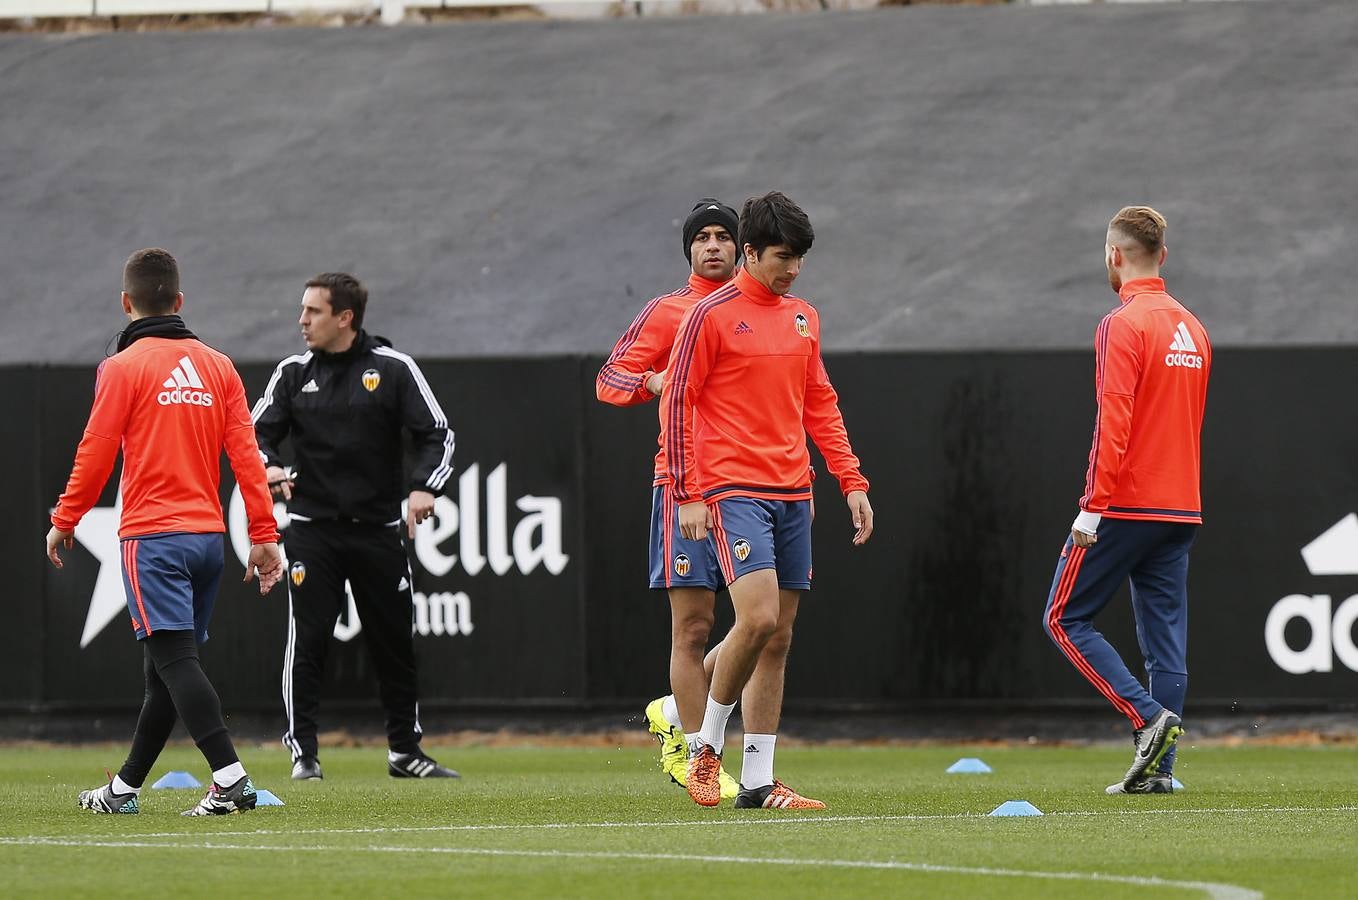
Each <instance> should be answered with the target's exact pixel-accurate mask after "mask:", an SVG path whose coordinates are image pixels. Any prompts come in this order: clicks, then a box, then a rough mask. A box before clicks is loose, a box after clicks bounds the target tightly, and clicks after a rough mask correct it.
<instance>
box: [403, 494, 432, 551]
mask: <svg viewBox="0 0 1358 900" xmlns="http://www.w3.org/2000/svg"><path fill="white" fill-rule="evenodd" d="M433 514H434V495H433V494H431V493H429V492H428V491H411V492H410V499H409V500H408V501H406V534H408V535H409V536H410V539H411V540H412V541H413V540H414V539H415V526H416V525H419V524H420V523H421V522H423V521H424V520H425V519H427V518H429V517H430V516H432V515H433Z"/></svg>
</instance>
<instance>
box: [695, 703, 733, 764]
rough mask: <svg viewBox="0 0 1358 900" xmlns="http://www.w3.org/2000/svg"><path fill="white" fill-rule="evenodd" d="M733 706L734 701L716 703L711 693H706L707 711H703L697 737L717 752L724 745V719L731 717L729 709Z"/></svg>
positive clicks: (719, 751)
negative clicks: (701, 725) (701, 723)
mask: <svg viewBox="0 0 1358 900" xmlns="http://www.w3.org/2000/svg"><path fill="white" fill-rule="evenodd" d="M735 708H736V705H735V704H734V703H718V702H717V701H716V700H713V699H712V695H711V694H708V695H707V711H706V712H705V713H703V727H702V730H701V731H699V732H698V738H699V739H700V740H701V741H702V742H703V743H704V744H707V745H708V746H709V747H711V748H712V749H713V750H716V751H717V752H718V753H721V751H722V748H724V747H725V746H726V720H727V719H729V718H731V710H733V709H735Z"/></svg>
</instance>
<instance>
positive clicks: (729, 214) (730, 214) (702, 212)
mask: <svg viewBox="0 0 1358 900" xmlns="http://www.w3.org/2000/svg"><path fill="white" fill-rule="evenodd" d="M739 224H740V223H739V217H737V216H736V211H735V210H734V209H732V208H731V207H729V206H727V205H726V204H725V203H722V202H721V201H720V200H714V199H713V198H711V197H704V198H703V199H701V200H699V201H698V202H697V203H695V204H693V212H691V213H689V214H688V218H687V219H685V220H684V259H687V260H688V261H689V264H690V265H692V264H693V238H694V236H695V235H697V233H698V232H700V231H702V230H703V229H704V228H706V227H707V226H708V225H720V226H721V227H722V228H725V229H726V231H727V233H728V234H730V235H731V240H733V241H734V240H735V239H736V231H737V230H738V228H739Z"/></svg>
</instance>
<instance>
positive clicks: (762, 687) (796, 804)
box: [736, 590, 825, 809]
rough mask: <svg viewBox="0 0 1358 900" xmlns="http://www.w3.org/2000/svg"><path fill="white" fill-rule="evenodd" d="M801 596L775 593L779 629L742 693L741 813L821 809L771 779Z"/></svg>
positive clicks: (738, 805)
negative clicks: (754, 810) (743, 731)
mask: <svg viewBox="0 0 1358 900" xmlns="http://www.w3.org/2000/svg"><path fill="white" fill-rule="evenodd" d="M800 598H801V593H800V592H799V591H788V590H780V591H779V592H778V606H779V609H778V627H777V629H776V630H775V631H774V633H773V636H772V637H771V638H769V641H768V643H767V644H765V645H764V650H763V652H762V653H760V654H759V662H758V663H757V664H756V665H755V668H754V674H753V675H751V676H750V681H749V683H748V684H746V685H745V692H744V693H743V694H742V695H741V720H742V721H743V722H744V723H745V736H744V738H743V739H742V740H741V747H742V750H743V756H742V757H741V765H740V794H739V796H737V797H736V807H737V808H740V809H759V808H764V809H824V808H825V804H824V803H822V802H821V801H819V800H813V799H811V798H810V797H803V796H802V795H801V794H798V793H797V792H796V791H794V790H792V788H790V787H788V786H787V785H785V784H783V783H782V782H781V781H779V780H778V779H777V778H775V777H774V775H773V754H774V748H775V746H776V743H777V739H778V725H779V722H780V720H781V719H782V715H783V680H784V675H785V673H786V672H787V655H788V650H789V649H790V648H791V647H792V626H793V624H794V623H795V622H796V620H797V605H798V601H799V600H800Z"/></svg>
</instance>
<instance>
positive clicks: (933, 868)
mask: <svg viewBox="0 0 1358 900" xmlns="http://www.w3.org/2000/svg"><path fill="white" fill-rule="evenodd" d="M820 821H824V820H820ZM0 844H21V845H27V846H56V847H86V848H88V847H113V848H168V849H180V850H243V851H247V852H252V853H253V852H259V851H272V852H282V853H298V852H306V851H320V852H335V851H340V852H346V853H348V852H353V851H355V850H363V851H368V852H372V853H443V854H451V855H455V856H502V857H520V858H536V859H597V860H623V859H626V860H641V861H644V862H656V861H664V862H697V863H736V864H741V865H762V866H806V867H810V868H815V867H825V868H836V869H891V870H897V871H907V872H929V873H941V874H948V875H978V876H988V877H993V878H1040V879H1048V880H1053V879H1054V880H1060V881H1094V882H1102V883H1113V884H1134V885H1137V886H1140V887H1163V888H1179V889H1187V890H1193V891H1202V892H1203V893H1205V894H1206V895H1207V896H1208V897H1210V898H1212V900H1260V898H1262V897H1263V896H1264V895H1263V894H1261V893H1260V892H1258V891H1254V890H1250V889H1249V888H1243V887H1238V886H1236V885H1232V884H1216V883H1214V882H1210V881H1175V880H1171V879H1167V878H1156V877H1143V876H1139V875H1106V874H1103V873H1100V872H1038V871H1026V870H1023V869H993V868H987V867H972V866H941V865H935V864H933V863H915V862H898V861H896V860H870V859H861V860H860V859H786V858H784V859H779V858H776V857H761V856H708V855H703V854H695V853H625V852H605V851H576V850H492V849H482V848H472V847H384V846H377V845H371V846H367V847H318V846H314V845H300V846H297V845H294V846H287V847H280V846H277V845H274V844H269V845H261V846H255V845H251V844H220V843H216V842H214V841H213V840H212V839H211V836H209V835H204V836H203V837H202V838H201V839H200V840H199V841H198V842H196V843H173V844H165V843H154V844H152V843H145V842H137V841H126V840H100V839H96V840H78V839H70V838H0Z"/></svg>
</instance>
